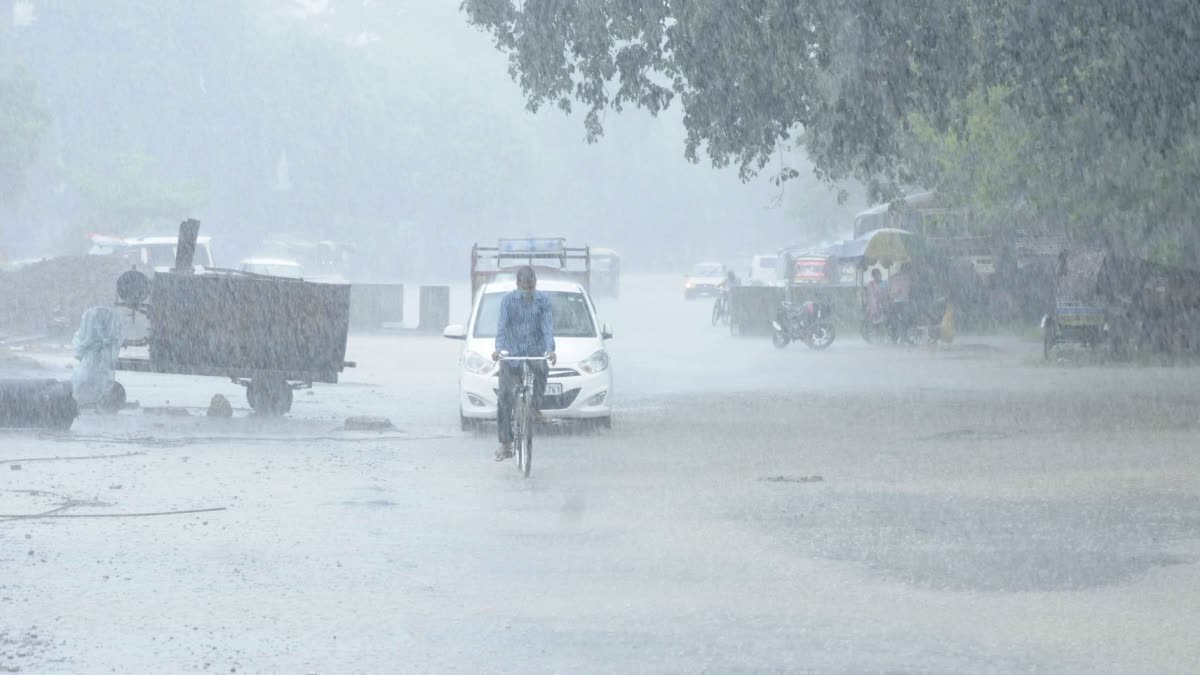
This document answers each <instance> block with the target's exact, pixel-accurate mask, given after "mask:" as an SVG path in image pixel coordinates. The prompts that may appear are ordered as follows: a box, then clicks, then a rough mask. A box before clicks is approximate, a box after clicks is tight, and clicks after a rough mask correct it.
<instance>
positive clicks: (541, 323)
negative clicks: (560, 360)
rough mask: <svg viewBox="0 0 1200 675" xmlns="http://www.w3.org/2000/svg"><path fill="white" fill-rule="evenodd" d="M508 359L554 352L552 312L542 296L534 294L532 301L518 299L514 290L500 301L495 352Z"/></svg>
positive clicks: (518, 292)
mask: <svg viewBox="0 0 1200 675" xmlns="http://www.w3.org/2000/svg"><path fill="white" fill-rule="evenodd" d="M505 350H507V351H508V353H509V355H510V356H543V355H545V354H546V352H552V351H555V349H554V310H553V309H551V307H550V298H548V297H546V294H545V293H538V292H537V291H534V298H533V300H532V301H529V302H526V301H525V300H523V299H521V291H520V290H516V291H513V292H511V293H509V294H508V295H506V296H504V299H503V300H501V301H500V325H499V326H497V327H496V351H498V352H500V351H505Z"/></svg>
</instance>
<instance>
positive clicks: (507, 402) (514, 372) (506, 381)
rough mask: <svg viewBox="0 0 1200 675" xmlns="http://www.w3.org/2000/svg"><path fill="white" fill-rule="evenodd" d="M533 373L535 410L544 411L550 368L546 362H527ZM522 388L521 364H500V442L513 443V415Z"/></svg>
mask: <svg viewBox="0 0 1200 675" xmlns="http://www.w3.org/2000/svg"><path fill="white" fill-rule="evenodd" d="M524 363H525V365H526V366H527V367H528V368H529V369H530V370H532V371H533V409H534V410H541V409H542V394H544V393H546V376H547V375H548V374H549V373H550V366H548V365H547V364H546V362H545V361H525V362H524ZM520 388H521V362H520V361H517V362H509V363H501V364H500V402H499V406H498V408H497V410H496V423H497V425H498V426H499V427H500V442H501V443H512V441H513V437H512V413H513V405H514V404H516V401H517V391H518V390H519V389H520Z"/></svg>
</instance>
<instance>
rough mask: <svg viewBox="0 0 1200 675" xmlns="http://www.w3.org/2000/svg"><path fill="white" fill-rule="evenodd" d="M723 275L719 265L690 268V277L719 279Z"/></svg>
mask: <svg viewBox="0 0 1200 675" xmlns="http://www.w3.org/2000/svg"><path fill="white" fill-rule="evenodd" d="M722 274H724V270H722V269H721V266H720V265H696V266H695V267H693V268H692V276H697V277H719V276H721V275H722Z"/></svg>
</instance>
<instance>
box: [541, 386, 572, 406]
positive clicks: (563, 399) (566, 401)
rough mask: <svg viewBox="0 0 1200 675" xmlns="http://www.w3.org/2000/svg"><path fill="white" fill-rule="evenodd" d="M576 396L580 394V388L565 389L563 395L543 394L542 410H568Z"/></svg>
mask: <svg viewBox="0 0 1200 675" xmlns="http://www.w3.org/2000/svg"><path fill="white" fill-rule="evenodd" d="M576 396H579V390H578V389H572V390H570V391H564V392H563V393H562V395H561V396H543V397H542V410H566V409H567V408H570V407H571V404H572V403H574V402H575V397H576Z"/></svg>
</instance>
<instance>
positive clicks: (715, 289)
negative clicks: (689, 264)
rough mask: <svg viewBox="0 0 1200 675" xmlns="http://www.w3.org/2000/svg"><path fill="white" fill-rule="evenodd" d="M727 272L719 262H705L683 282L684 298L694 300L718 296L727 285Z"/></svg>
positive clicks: (694, 269)
mask: <svg viewBox="0 0 1200 675" xmlns="http://www.w3.org/2000/svg"><path fill="white" fill-rule="evenodd" d="M726 273H727V270H726V268H725V266H724V265H722V264H721V263H719V262H703V263H699V264H697V265H696V266H695V267H693V268H692V272H691V274H688V275H685V276H684V280H683V298H684V299H685V300H694V299H696V298H698V297H700V296H701V295H717V294H718V293H720V292H721V284H723V283H725V274H726Z"/></svg>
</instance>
